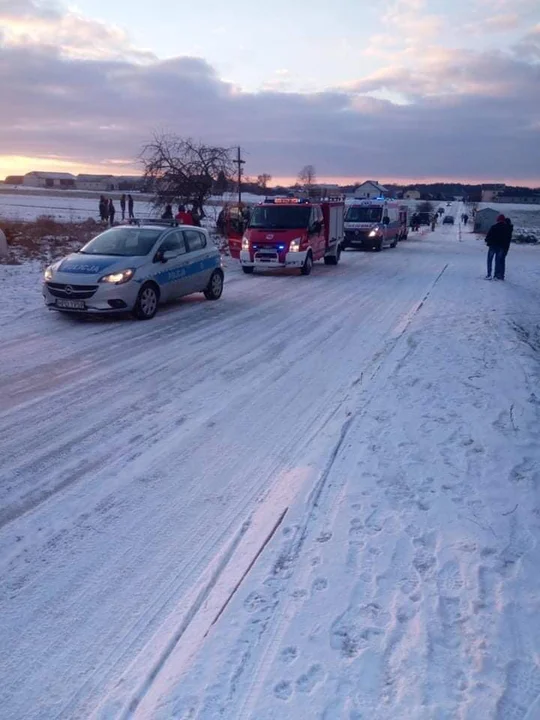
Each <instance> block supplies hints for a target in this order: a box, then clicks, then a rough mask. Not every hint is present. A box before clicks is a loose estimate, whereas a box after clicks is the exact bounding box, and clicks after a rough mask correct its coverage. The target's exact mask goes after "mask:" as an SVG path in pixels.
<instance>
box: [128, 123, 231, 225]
mask: <svg viewBox="0 0 540 720" xmlns="http://www.w3.org/2000/svg"><path fill="white" fill-rule="evenodd" d="M140 159H141V161H142V163H143V167H144V178H145V180H146V181H147V182H149V184H150V186H151V188H152V192H153V195H154V205H155V206H156V207H163V206H164V205H166V204H167V203H173V202H177V203H182V204H188V203H189V204H190V205H192V206H193V209H194V210H195V211H196V212H197V213H199V214H200V216H201V217H204V204H205V202H206V201H207V200H208V198H209V197H210V195H211V194H212V186H213V184H214V182H215V181H216V180H217V178H218V177H220V176H221V177H225V178H231V177H232V176H233V173H234V164H233V162H232V159H231V157H230V154H229V150H228V149H227V148H222V147H213V146H210V145H204V144H203V143H200V142H195V141H194V140H191V139H190V138H187V139H184V138H180V137H178V136H176V135H167V134H159V135H158V134H156V135H154V138H153V139H152V141H151V142H149V143H148V144H146V145H145V146H144V147H143V149H142V151H141V154H140Z"/></svg>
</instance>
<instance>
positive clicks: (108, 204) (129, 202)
mask: <svg viewBox="0 0 540 720" xmlns="http://www.w3.org/2000/svg"><path fill="white" fill-rule="evenodd" d="M134 205H135V203H134V202H133V197H132V196H131V195H122V197H121V198H120V211H121V213H122V220H125V219H126V209H127V212H128V217H129V219H130V220H134V219H135V214H134V212H133V209H134ZM115 216H116V208H115V206H114V202H113V199H112V198H109V199H107V198H106V197H105V195H101V197H100V198H99V217H100V219H101V222H106V223H108V224H109V225H110V227H112V226H113V225H114V218H115Z"/></svg>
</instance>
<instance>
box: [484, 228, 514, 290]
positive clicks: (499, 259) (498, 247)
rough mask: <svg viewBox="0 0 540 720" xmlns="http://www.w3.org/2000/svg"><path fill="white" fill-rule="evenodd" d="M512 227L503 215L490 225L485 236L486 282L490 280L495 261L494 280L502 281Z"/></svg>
mask: <svg viewBox="0 0 540 720" xmlns="http://www.w3.org/2000/svg"><path fill="white" fill-rule="evenodd" d="M513 232H514V226H513V225H512V221H511V220H510V218H507V217H505V216H504V215H499V216H498V217H497V222H496V223H495V225H492V226H491V227H490V228H489V230H488V233H487V235H486V245H487V246H488V254H487V275H486V280H491V277H492V276H491V271H492V269H493V261H494V260H495V272H494V274H493V279H494V280H504V275H505V272H506V256H507V255H508V251H509V250H510V244H511V242H512V234H513Z"/></svg>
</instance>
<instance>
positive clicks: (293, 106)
mask: <svg viewBox="0 0 540 720" xmlns="http://www.w3.org/2000/svg"><path fill="white" fill-rule="evenodd" d="M17 1H18V0H17ZM13 4H16V3H13ZM527 42H528V43H529V45H530V40H528V41H527ZM522 57H523V56H522ZM539 81H540V66H539V65H538V64H536V63H534V62H526V61H525V60H524V59H518V58H517V57H516V56H513V55H511V54H503V53H484V54H475V53H470V52H468V53H463V54H462V55H461V57H460V56H457V55H455V56H454V55H453V56H451V57H448V56H445V57H441V58H439V61H438V63H437V64H436V65H435V66H434V67H433V69H432V70H431V71H428V70H426V69H424V70H422V69H419V71H418V72H417V73H414V72H412V71H410V70H404V69H402V68H399V67H397V68H395V69H389V70H386V71H385V72H381V73H378V74H377V75H376V76H373V77H371V78H367V79H366V80H362V81H359V82H358V83H357V84H356V85H355V86H354V87H352V88H347V89H337V90H334V91H327V92H321V93H313V94H298V93H296V94H295V93H279V92H269V91H265V92H260V93H243V92H240V91H239V90H238V89H237V88H235V87H234V86H233V85H231V84H230V83H226V82H223V81H222V80H221V79H220V78H219V77H218V76H217V74H216V72H215V70H214V69H213V68H212V67H211V66H210V65H209V64H208V63H207V62H205V61H204V60H201V59H197V58H189V57H182V58H175V59H171V60H166V61H158V60H151V61H147V62H142V63H141V62H129V61H126V60H110V59H92V60H88V59H73V58H69V57H66V55H65V54H63V53H62V52H60V51H59V50H57V49H56V48H53V47H47V46H41V45H35V44H34V45H28V44H26V45H24V46H20V45H19V46H18V45H6V44H4V45H3V46H2V45H1V44H0V87H1V96H2V110H1V116H0V155H24V156H47V155H57V156H61V157H63V158H66V159H71V160H75V161H78V162H80V163H81V164H82V163H84V164H93V165H96V164H98V163H101V162H104V161H107V160H110V159H113V158H114V159H127V160H130V159H132V158H135V157H136V156H137V154H138V152H139V150H140V147H141V145H142V144H143V143H144V142H145V141H146V140H148V139H150V137H151V134H152V132H153V131H154V130H158V131H159V130H164V131H171V132H176V133H178V134H180V135H184V136H191V137H194V138H197V139H202V140H205V141H209V142H214V143H220V144H223V145H227V146H229V145H234V144H238V143H240V144H242V146H243V147H244V148H245V149H246V151H247V153H248V167H247V172H248V173H249V174H253V175H255V174H257V173H259V172H263V171H265V172H270V173H271V174H272V175H274V176H295V175H296V173H297V172H298V170H299V168H300V167H302V166H303V165H305V164H307V163H313V164H314V165H316V167H317V171H318V174H319V176H325V175H326V176H351V177H358V178H363V177H366V176H375V177H378V178H381V179H383V178H398V177H414V176H418V177H430V176H442V177H456V176H460V177H463V178H473V177H481V178H485V177H494V178H502V179H511V178H516V179H521V178H538V175H539V167H540V128H539V127H538V117H539V116H540V94H539V93H538V87H539V86H540V82H539ZM383 89H384V90H390V91H391V92H399V93H402V94H403V95H404V96H405V97H406V98H407V100H408V102H407V104H394V103H392V102H389V101H387V100H380V99H376V98H374V97H370V96H366V95H365V93H366V92H372V91H375V90H383Z"/></svg>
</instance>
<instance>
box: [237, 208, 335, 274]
mask: <svg viewBox="0 0 540 720" xmlns="http://www.w3.org/2000/svg"><path fill="white" fill-rule="evenodd" d="M344 216H345V204H344V202H343V199H342V198H339V199H338V198H336V199H325V200H314V199H309V198H308V199H305V198H290V197H274V198H267V199H266V200H265V201H264V202H263V203H261V204H259V205H256V206H255V207H254V208H253V209H252V211H251V216H250V219H249V224H248V226H247V229H246V231H245V233H244V236H243V238H242V250H241V252H240V263H241V265H242V269H243V271H244V272H245V273H252V272H253V271H254V270H255V268H258V269H263V270H266V269H269V268H276V267H280V268H298V269H299V270H300V272H301V273H302V275H309V274H310V272H311V270H312V268H313V263H314V262H315V261H317V260H322V259H324V262H325V264H326V265H337V264H338V262H339V258H340V255H341V249H342V243H343V238H344V230H343V223H344Z"/></svg>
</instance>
